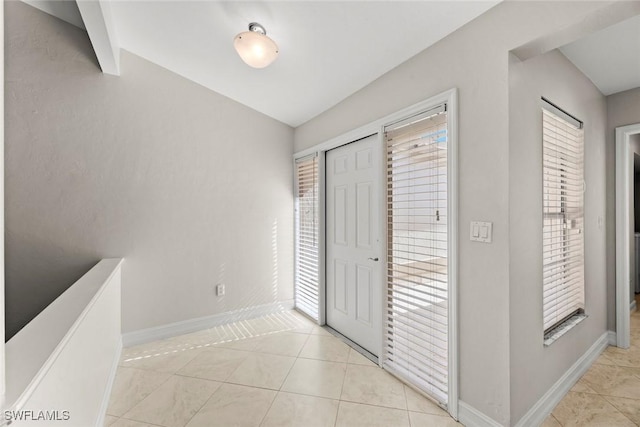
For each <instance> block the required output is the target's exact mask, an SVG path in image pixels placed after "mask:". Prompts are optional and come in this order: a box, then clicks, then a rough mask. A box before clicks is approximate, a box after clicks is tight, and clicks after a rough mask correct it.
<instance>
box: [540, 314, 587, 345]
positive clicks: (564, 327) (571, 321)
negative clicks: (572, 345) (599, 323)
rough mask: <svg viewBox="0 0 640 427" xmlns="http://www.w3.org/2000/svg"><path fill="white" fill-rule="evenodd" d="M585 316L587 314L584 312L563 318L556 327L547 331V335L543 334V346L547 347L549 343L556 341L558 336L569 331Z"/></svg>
mask: <svg viewBox="0 0 640 427" xmlns="http://www.w3.org/2000/svg"><path fill="white" fill-rule="evenodd" d="M586 318H587V315H586V314H584V313H581V314H576V315H574V316H571V317H570V318H568V319H567V320H565V321H564V322H563V323H562V324H560V325H559V326H558V327H557V328H555V329H554V330H553V331H551V332H549V333H548V334H547V335H545V336H544V346H545V347H549V346H550V345H551V344H553V343H554V342H556V341H557V340H558V338H560V337H561V336H563V335H564V334H566V333H567V332H569V331H570V330H571V329H573V328H574V327H575V326H576V325H577V324H578V323H580V322H582V321H583V320H584V319H586Z"/></svg>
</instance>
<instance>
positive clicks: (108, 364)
mask: <svg viewBox="0 0 640 427" xmlns="http://www.w3.org/2000/svg"><path fill="white" fill-rule="evenodd" d="M121 265H122V260H121V259H106V260H102V261H100V262H99V263H98V264H97V265H96V266H95V267H93V268H92V269H91V270H90V271H89V272H88V273H87V274H85V275H84V276H82V278H81V279H80V280H78V281H77V282H76V283H74V284H73V286H71V287H70V288H69V289H67V290H66V291H65V292H64V293H63V294H62V295H60V297H58V298H57V299H56V300H55V301H54V302H53V303H51V304H50V305H49V306H48V307H47V308H46V309H45V310H43V311H42V312H41V313H40V314H39V315H38V316H37V317H36V318H35V319H33V320H32V321H31V322H29V324H28V325H27V326H25V327H24V328H23V329H22V330H21V331H20V332H19V333H18V334H16V335H15V336H14V337H13V338H12V339H11V340H9V342H8V343H7V345H6V348H7V368H8V369H7V402H6V404H7V407H6V408H5V409H6V410H5V411H4V412H3V414H2V415H3V418H4V420H5V421H14V422H13V423H12V424H11V425H16V426H27V425H45V424H46V425H53V424H55V423H60V422H62V421H64V425H65V426H69V427H71V426H74V427H88V426H101V425H102V423H103V421H104V414H105V412H106V409H107V404H108V399H109V395H110V391H111V384H112V383H113V378H114V377H115V373H116V369H117V363H118V361H119V359H120V351H121V349H122V338H121V332H120V314H121V312H120V302H121V300H120V287H121ZM43 411H44V412H45V413H46V415H42V412H43ZM41 416H45V417H54V418H45V420H49V423H46V422H45V423H43V420H42V419H38V418H40V417H41Z"/></svg>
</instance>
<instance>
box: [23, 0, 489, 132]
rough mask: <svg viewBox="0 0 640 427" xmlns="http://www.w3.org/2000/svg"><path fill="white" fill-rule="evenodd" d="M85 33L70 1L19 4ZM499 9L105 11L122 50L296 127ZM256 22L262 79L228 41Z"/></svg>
mask: <svg viewBox="0 0 640 427" xmlns="http://www.w3.org/2000/svg"><path fill="white" fill-rule="evenodd" d="M26 2H27V3H29V4H31V5H33V6H35V7H38V8H40V9H42V10H45V11H46V12H48V13H51V14H53V15H55V16H58V17H59V18H61V19H64V20H66V21H67V22H71V23H73V24H74V25H76V26H82V19H81V18H80V13H79V12H78V7H77V5H76V3H75V1H62V2H61V1H51V0H26ZM497 3H499V1H402V2H401V1H300V0H299V1H273V2H272V1H256V2H239V1H224V2H223V1H162V0H161V1H149V0H147V1H112V2H111V8H112V20H113V24H114V27H115V29H116V33H117V42H118V46H119V47H120V48H123V49H126V50H128V51H129V52H132V53H134V54H136V55H138V56H141V57H143V58H146V59H148V60H149V61H152V62H154V63H156V64H158V65H160V66H162V67H164V68H167V69H169V70H171V71H173V72H175V73H177V74H179V75H181V76H183V77H186V78H188V79H190V80H192V81H194V82H197V83H199V84H201V85H203V86H205V87H207V88H210V89H212V90H214V91H216V92H218V93H221V94H223V95H225V96H227V97H229V98H232V99H234V100H236V101H238V102H240V103H242V104H245V105H247V106H249V107H251V108H253V109H255V110H258V111H260V112H262V113H264V114H266V115H268V116H270V117H273V118H275V119H277V120H279V121H282V122H284V123H287V124H289V125H291V126H294V127H295V126H298V125H300V124H302V123H304V122H306V121H307V120H309V119H311V118H313V117H315V116H316V115H318V114H320V113H322V112H323V111H325V110H327V109H329V108H330V107H332V106H334V105H335V104H337V103H338V102H340V101H341V100H343V99H345V98H346V97H348V96H349V95H351V94H353V93H354V92H356V91H358V90H359V89H361V88H363V87H364V86H366V85H367V84H369V83H370V82H372V81H373V80H375V79H377V78H378V77H380V76H381V75H383V74H384V73H386V72H387V71H389V70H391V69H393V68H395V67H396V66H398V65H399V64H401V63H402V62H404V61H406V60H407V59H409V58H411V57H412V56H414V55H416V54H417V53H418V52H420V51H422V50H424V49H425V48H427V47H429V46H430V45H432V44H434V43H435V42H437V41H438V40H440V39H442V38H443V37H445V36H446V35H448V34H450V33H451V32H453V31H455V30H456V29H457V28H459V27H461V26H462V25H464V24H465V23H467V22H469V21H471V20H472V19H474V18H475V17H477V16H478V15H480V14H482V13H483V12H485V11H486V10H488V9H489V8H491V7H492V6H494V5H495V4H497ZM250 22H259V23H260V24H262V25H263V26H264V27H265V28H266V30H267V34H268V35H269V36H270V37H271V38H273V39H274V40H275V41H276V43H277V44H278V45H279V48H280V55H279V57H278V59H277V60H276V61H275V62H274V63H273V64H272V65H271V66H269V67H267V68H265V69H253V68H250V67H248V66H247V65H245V64H244V63H243V62H242V60H241V59H240V58H239V57H238V55H237V54H236V52H235V50H234V49H233V39H234V37H235V35H236V34H237V33H239V32H242V31H246V30H247V27H248V24H249V23H250Z"/></svg>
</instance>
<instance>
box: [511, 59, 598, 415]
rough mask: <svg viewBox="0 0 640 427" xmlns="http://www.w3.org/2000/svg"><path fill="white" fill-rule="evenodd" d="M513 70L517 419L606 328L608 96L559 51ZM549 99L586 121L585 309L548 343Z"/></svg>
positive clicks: (513, 396) (513, 394)
mask: <svg viewBox="0 0 640 427" xmlns="http://www.w3.org/2000/svg"><path fill="white" fill-rule="evenodd" d="M511 59H512V61H511V66H510V73H509V82H510V88H509V137H510V141H511V142H510V145H509V183H510V186H509V207H510V208H509V217H510V226H509V227H510V232H509V237H510V239H509V241H510V253H509V260H510V269H509V272H510V274H509V280H510V282H511V292H510V299H509V300H510V302H509V311H510V321H509V323H510V333H511V351H510V359H511V402H512V403H511V417H512V419H513V420H518V419H520V418H521V417H522V416H523V415H524V414H525V413H526V411H527V410H529V408H530V407H531V406H532V404H533V403H534V402H536V401H537V400H538V399H540V397H542V395H543V394H544V393H545V392H546V391H547V390H548V389H549V388H550V387H551V386H552V385H553V383H554V382H556V381H557V380H558V379H559V378H560V377H561V376H562V375H563V374H564V373H565V372H566V371H567V370H568V369H569V368H570V367H571V365H573V364H574V363H575V362H576V360H577V359H578V358H579V357H580V356H582V355H583V354H584V353H585V352H586V351H587V350H588V349H589V347H590V346H591V345H592V344H593V343H594V342H595V341H596V340H597V339H598V338H599V337H600V336H601V335H602V334H604V333H605V332H606V323H607V321H606V315H607V312H606V310H607V307H606V290H607V287H606V247H605V226H604V218H605V210H606V196H605V158H604V155H603V153H604V151H605V143H606V138H605V129H606V114H607V109H606V99H605V97H604V96H603V95H602V94H601V93H600V91H599V90H598V89H597V88H596V87H595V86H594V85H593V83H591V81H590V80H589V79H588V78H587V77H586V76H585V75H584V74H582V73H581V72H580V71H579V70H578V69H577V68H576V67H575V66H574V65H573V64H572V63H571V62H570V61H569V60H568V59H567V58H565V56H564V55H563V54H562V53H560V51H558V50H554V51H551V52H549V53H547V54H545V55H541V56H537V57H534V58H532V59H529V60H527V61H524V62H521V61H519V60H517V58H515V57H513V56H512V58H511ZM541 97H545V98H546V99H549V100H550V101H552V102H553V103H554V104H556V105H558V106H559V107H561V108H562V109H564V110H565V111H568V112H569V113H571V114H572V115H574V116H576V117H577V118H579V119H580V120H582V121H583V122H584V141H585V155H584V160H585V181H586V184H587V185H586V192H585V195H584V202H585V218H584V221H585V223H584V224H585V225H584V245H585V312H586V314H587V315H588V317H587V319H586V320H584V321H583V322H582V323H580V324H579V325H577V326H576V327H575V328H573V329H572V330H571V331H569V332H568V333H567V334H566V335H564V336H563V337H561V338H560V339H558V340H557V341H556V342H554V343H553V344H551V345H550V346H548V347H545V346H544V345H543V321H542V286H541V284H542V111H541V106H542V103H541V100H540V98H541Z"/></svg>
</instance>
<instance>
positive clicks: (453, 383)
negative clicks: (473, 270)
mask: <svg viewBox="0 0 640 427" xmlns="http://www.w3.org/2000/svg"><path fill="white" fill-rule="evenodd" d="M447 108H448V111H447V121H448V126H449V129H448V135H447V154H448V156H447V163H448V164H447V169H448V173H447V186H448V188H447V195H448V200H447V207H448V210H447V215H449V220H448V225H449V230H448V234H449V238H448V242H447V244H448V249H449V254H448V257H447V266H448V267H447V268H448V271H447V275H448V279H449V291H448V297H449V307H448V310H449V331H448V332H447V334H448V337H447V340H448V342H449V394H448V398H449V402H448V405H447V406H448V410H449V413H450V414H451V416H452V417H453V418H455V419H458V416H459V415H458V405H459V395H458V387H459V375H458V374H459V371H458V91H457V90H455V89H454V90H453V91H452V92H451V94H450V95H449V99H448V100H447Z"/></svg>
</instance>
